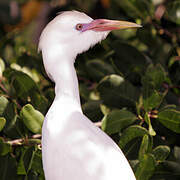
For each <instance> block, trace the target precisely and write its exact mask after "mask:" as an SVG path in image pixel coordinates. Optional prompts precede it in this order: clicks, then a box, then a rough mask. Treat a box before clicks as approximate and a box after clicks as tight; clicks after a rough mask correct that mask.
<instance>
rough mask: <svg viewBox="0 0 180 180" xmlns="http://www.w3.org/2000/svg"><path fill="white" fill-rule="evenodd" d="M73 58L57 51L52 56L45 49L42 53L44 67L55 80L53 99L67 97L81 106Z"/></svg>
mask: <svg viewBox="0 0 180 180" xmlns="http://www.w3.org/2000/svg"><path fill="white" fill-rule="evenodd" d="M42 53H43V52H42ZM74 59H75V58H72V57H71V58H70V57H68V56H64V55H62V54H59V53H58V54H56V55H55V54H54V53H53V56H51V55H49V54H48V53H47V51H46V52H44V53H43V61H44V66H45V69H46V71H47V73H48V75H49V76H50V77H51V78H52V79H53V80H54V82H55V95H56V96H55V99H56V100H57V99H59V98H60V99H68V100H70V101H71V102H72V101H73V103H75V104H77V105H78V106H79V107H81V104H80V96H79V84H78V79H77V75H76V71H75V68H74Z"/></svg>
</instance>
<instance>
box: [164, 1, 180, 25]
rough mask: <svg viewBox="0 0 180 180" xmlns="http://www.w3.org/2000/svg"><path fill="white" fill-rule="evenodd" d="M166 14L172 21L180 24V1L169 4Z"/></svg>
mask: <svg viewBox="0 0 180 180" xmlns="http://www.w3.org/2000/svg"><path fill="white" fill-rule="evenodd" d="M166 12H167V15H168V17H169V19H170V20H171V21H173V22H175V23H177V24H180V16H179V12H180V2H179V0H175V1H172V2H169V3H168V6H167V10H166Z"/></svg>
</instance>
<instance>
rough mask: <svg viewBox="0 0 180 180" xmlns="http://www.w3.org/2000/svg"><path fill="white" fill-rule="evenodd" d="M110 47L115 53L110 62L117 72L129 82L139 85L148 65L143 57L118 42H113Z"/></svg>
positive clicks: (135, 50)
mask: <svg viewBox="0 0 180 180" xmlns="http://www.w3.org/2000/svg"><path fill="white" fill-rule="evenodd" d="M112 47H113V49H114V51H115V52H116V53H115V58H113V60H112V61H113V63H114V65H115V67H116V69H117V70H118V72H120V73H122V74H123V75H124V76H125V77H126V78H128V80H130V81H131V82H133V83H139V81H140V78H141V76H143V75H144V73H145V68H146V66H147V64H148V63H147V60H146V58H145V56H144V55H143V54H142V53H141V52H140V51H138V50H137V49H136V48H135V47H133V46H130V45H128V44H125V43H122V42H121V41H118V40H117V41H115V42H113V44H112Z"/></svg>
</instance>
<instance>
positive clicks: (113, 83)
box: [97, 74, 139, 108]
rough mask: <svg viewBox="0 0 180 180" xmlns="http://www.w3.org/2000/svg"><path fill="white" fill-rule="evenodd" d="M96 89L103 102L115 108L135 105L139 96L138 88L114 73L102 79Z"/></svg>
mask: <svg viewBox="0 0 180 180" xmlns="http://www.w3.org/2000/svg"><path fill="white" fill-rule="evenodd" d="M97 90H98V92H99V94H100V97H101V98H102V100H103V104H105V105H107V106H110V107H116V108H122V107H131V108H132V107H135V102H136V100H137V99H138V96H139V92H138V89H136V88H135V87H134V86H133V85H132V84H131V83H129V82H128V81H126V80H124V79H123V78H122V77H121V76H118V75H115V74H112V75H109V76H106V77H105V78H104V79H102V81H101V82H100V83H99V84H98V87H97Z"/></svg>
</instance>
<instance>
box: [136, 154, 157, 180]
mask: <svg viewBox="0 0 180 180" xmlns="http://www.w3.org/2000/svg"><path fill="white" fill-rule="evenodd" d="M155 165H156V164H155V158H154V156H153V155H152V154H144V155H143V157H142V158H141V160H140V162H139V165H138V168H137V170H136V173H135V175H136V178H137V179H138V180H149V178H150V177H151V176H152V175H153V173H154V170H155Z"/></svg>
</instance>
